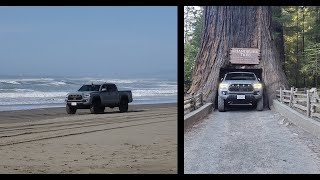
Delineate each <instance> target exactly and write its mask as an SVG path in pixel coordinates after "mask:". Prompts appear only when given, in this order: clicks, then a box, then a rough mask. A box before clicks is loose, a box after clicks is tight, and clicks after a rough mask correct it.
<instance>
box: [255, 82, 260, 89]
mask: <svg viewBox="0 0 320 180" xmlns="http://www.w3.org/2000/svg"><path fill="white" fill-rule="evenodd" d="M253 88H254V89H261V88H262V84H261V83H257V84H253Z"/></svg>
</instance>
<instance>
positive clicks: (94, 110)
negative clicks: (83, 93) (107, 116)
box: [90, 99, 101, 114]
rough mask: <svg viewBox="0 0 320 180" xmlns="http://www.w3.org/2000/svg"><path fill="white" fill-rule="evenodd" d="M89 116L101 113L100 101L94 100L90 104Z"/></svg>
mask: <svg viewBox="0 0 320 180" xmlns="http://www.w3.org/2000/svg"><path fill="white" fill-rule="evenodd" d="M90 112H91V114H98V113H101V101H100V99H96V100H94V101H93V102H92V105H91V107H90Z"/></svg>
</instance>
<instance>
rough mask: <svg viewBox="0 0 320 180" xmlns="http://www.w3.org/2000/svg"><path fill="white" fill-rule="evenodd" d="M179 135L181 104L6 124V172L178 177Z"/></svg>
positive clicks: (2, 167) (2, 165) (0, 139)
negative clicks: (155, 174)
mask: <svg viewBox="0 0 320 180" xmlns="http://www.w3.org/2000/svg"><path fill="white" fill-rule="evenodd" d="M138 109H139V110H138ZM30 111H32V110H30ZM47 111H50V110H49V109H47ZM20 113H22V111H21V112H20ZM23 113H25V112H23ZM23 113H22V114H23ZM29 113H30V112H29ZM31 114H32V113H31ZM0 116H1V114H0ZM44 116H45V115H44ZM176 134H177V108H176V105H167V106H150V107H148V106H144V107H143V108H136V111H131V112H129V113H106V114H98V115H93V114H82V115H76V116H65V117H59V118H53V119H52V118H51V119H46V120H39V121H33V122H23V123H10V124H1V125H0V156H1V157H2V159H1V161H0V172H1V173H176V170H177V167H176V164H177V163H176V161H177V139H176V138H177V137H176Z"/></svg>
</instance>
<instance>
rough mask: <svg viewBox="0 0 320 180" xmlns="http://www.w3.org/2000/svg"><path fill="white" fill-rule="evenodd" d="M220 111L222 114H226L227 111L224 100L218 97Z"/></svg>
mask: <svg viewBox="0 0 320 180" xmlns="http://www.w3.org/2000/svg"><path fill="white" fill-rule="evenodd" d="M218 110H219V111H220V112H224V111H225V107H224V100H223V99H222V98H221V97H219V96H218Z"/></svg>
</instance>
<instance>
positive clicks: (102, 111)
mask: <svg viewBox="0 0 320 180" xmlns="http://www.w3.org/2000/svg"><path fill="white" fill-rule="evenodd" d="M105 108H106V107H104V106H102V107H101V108H100V113H101V114H103V113H104V110H105Z"/></svg>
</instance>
